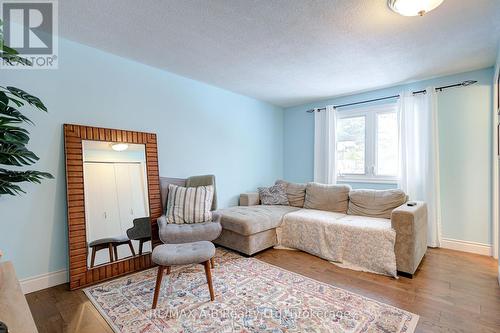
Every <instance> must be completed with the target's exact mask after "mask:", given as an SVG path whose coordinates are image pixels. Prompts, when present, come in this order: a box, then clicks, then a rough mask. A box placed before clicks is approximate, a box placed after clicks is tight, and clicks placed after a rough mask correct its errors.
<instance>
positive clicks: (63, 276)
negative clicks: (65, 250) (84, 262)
mask: <svg viewBox="0 0 500 333" xmlns="http://www.w3.org/2000/svg"><path fill="white" fill-rule="evenodd" d="M66 282H68V271H67V270H65V269H63V270H60V271H55V272H50V273H46V274H42V275H37V276H32V277H29V278H26V279H22V280H20V281H19V283H20V284H21V289H22V290H23V293H24V294H29V293H32V292H34V291H38V290H42V289H46V288H50V287H54V286H57V285H59V284H63V283H66Z"/></svg>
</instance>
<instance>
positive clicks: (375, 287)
mask: <svg viewBox="0 0 500 333" xmlns="http://www.w3.org/2000/svg"><path fill="white" fill-rule="evenodd" d="M256 257H257V258H259V259H261V260H263V261H265V262H268V263H270V264H273V265H276V266H280V267H282V268H285V269H287V270H290V271H294V272H297V273H300V274H303V275H305V276H308V277H311V278H313V279H316V280H319V281H322V282H326V283H329V284H332V285H335V286H337V287H340V288H344V289H347V290H350V291H352V292H355V293H358V294H361V295H364V296H367V297H370V298H373V299H376V300H378V301H381V302H384V303H387V304H391V305H393V306H396V307H399V308H402V309H405V310H408V311H411V312H413V313H416V314H418V315H420V320H419V323H418V326H417V332H500V288H499V286H498V280H497V261H496V260H494V259H492V258H489V257H485V256H479V255H474V254H468V253H463V252H457V251H452V250H445V249H429V250H428V252H427V254H426V256H425V258H424V261H423V262H422V264H421V266H420V269H419V270H418V271H417V273H416V275H415V277H414V278H413V279H407V278H400V279H398V280H395V279H392V278H388V277H384V276H380V275H376V274H370V273H363V272H356V271H352V270H348V269H342V268H339V267H337V266H335V265H333V264H330V263H328V262H327V261H325V260H322V259H319V258H317V257H314V256H312V255H309V254H307V253H304V252H299V251H287V250H274V249H270V250H266V251H264V252H261V253H259V254H257V255H256ZM26 298H27V299H28V304H29V306H30V308H31V311H32V313H33V317H34V319H35V322H36V324H37V327H38V330H39V332H40V333H44V332H50V333H56V332H78V333H86V332H91V333H100V332H112V330H111V328H110V327H109V326H108V325H107V323H106V322H105V320H104V319H103V318H102V317H101V316H100V315H99V313H98V312H97V310H96V309H95V308H94V307H93V305H92V304H91V303H90V301H89V300H88V299H87V297H86V296H85V294H84V293H83V292H82V291H68V286H67V285H61V286H57V287H53V288H50V289H46V290H42V291H38V292H35V293H31V294H28V295H26Z"/></svg>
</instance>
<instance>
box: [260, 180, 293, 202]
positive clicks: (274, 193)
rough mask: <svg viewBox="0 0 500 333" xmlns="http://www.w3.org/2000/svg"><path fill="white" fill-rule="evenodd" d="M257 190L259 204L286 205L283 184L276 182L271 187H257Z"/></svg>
mask: <svg viewBox="0 0 500 333" xmlns="http://www.w3.org/2000/svg"><path fill="white" fill-rule="evenodd" d="M258 190H259V196H260V202H261V204H263V205H288V197H287V196H286V185H285V184H276V185H273V186H271V187H259V188H258Z"/></svg>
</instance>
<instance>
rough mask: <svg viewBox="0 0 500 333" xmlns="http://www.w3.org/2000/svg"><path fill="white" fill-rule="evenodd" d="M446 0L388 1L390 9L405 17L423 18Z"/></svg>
mask: <svg viewBox="0 0 500 333" xmlns="http://www.w3.org/2000/svg"><path fill="white" fill-rule="evenodd" d="M443 1H444V0H388V1H387V5H388V6H389V8H390V9H392V10H393V11H395V12H396V13H398V14H401V15H403V16H417V15H420V16H423V15H424V14H425V13H427V12H430V11H431V10H433V9H435V8H436V7H438V6H439V5H440V4H442V3H443Z"/></svg>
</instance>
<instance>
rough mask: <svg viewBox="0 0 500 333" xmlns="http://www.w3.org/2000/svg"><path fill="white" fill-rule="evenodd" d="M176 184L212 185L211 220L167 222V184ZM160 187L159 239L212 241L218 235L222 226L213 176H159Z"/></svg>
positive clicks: (171, 241) (165, 240)
mask: <svg viewBox="0 0 500 333" xmlns="http://www.w3.org/2000/svg"><path fill="white" fill-rule="evenodd" d="M169 184H173V185H178V186H185V187H196V186H208V185H213V186H214V198H213V201H212V207H211V210H212V221H209V222H203V223H190V224H169V223H167V217H166V216H165V211H166V206H167V198H168V185H169ZM160 189H161V202H162V208H163V215H162V216H160V217H159V218H158V220H157V222H158V228H159V231H158V232H159V236H160V240H161V241H162V242H163V243H165V244H180V243H189V242H197V241H203V240H205V241H213V240H215V239H216V238H217V237H219V235H220V233H221V231H222V226H221V224H220V218H221V216H220V214H219V213H218V212H217V211H216V209H217V192H216V189H215V176H213V175H204V176H193V177H189V178H187V179H181V178H165V177H161V178H160Z"/></svg>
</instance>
